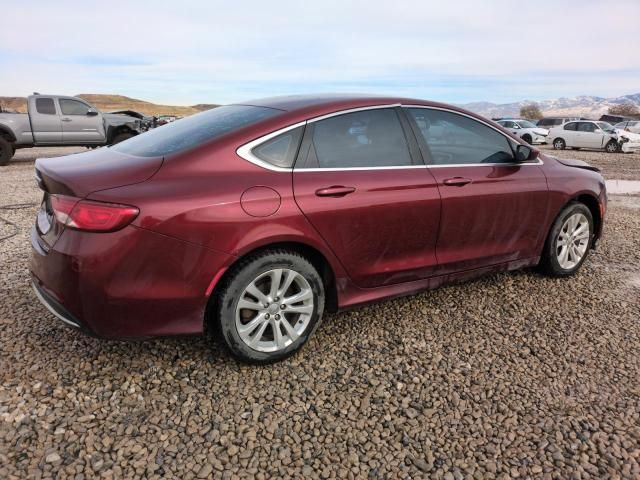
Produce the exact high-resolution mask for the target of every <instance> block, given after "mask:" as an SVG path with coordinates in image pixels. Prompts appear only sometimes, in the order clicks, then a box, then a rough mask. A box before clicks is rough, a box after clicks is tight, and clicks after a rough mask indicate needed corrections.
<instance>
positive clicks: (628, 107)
mask: <svg viewBox="0 0 640 480" xmlns="http://www.w3.org/2000/svg"><path fill="white" fill-rule="evenodd" d="M609 115H622V116H625V117H637V116H640V109H638V106H637V105H634V104H633V103H621V104H620V105H614V106H613V107H609Z"/></svg>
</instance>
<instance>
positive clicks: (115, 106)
mask: <svg viewBox="0 0 640 480" xmlns="http://www.w3.org/2000/svg"><path fill="white" fill-rule="evenodd" d="M76 96H77V97H80V98H82V99H83V100H86V101H87V102H89V103H90V104H91V105H93V106H95V107H96V108H98V109H99V110H100V111H102V112H111V111H114V110H135V111H137V112H140V113H144V114H146V115H179V116H186V115H193V114H194V113H198V112H202V111H204V110H209V109H210V108H214V107H216V106H217V105H212V104H204V103H200V104H198V105H194V106H192V107H188V106H175V105H158V104H155V103H151V102H145V101H144V100H138V99H136V98H130V97H125V96H124V95H103V94H96V93H81V94H80V95H76ZM0 105H1V106H2V107H3V108H4V109H12V110H16V111H18V112H26V111H27V99H26V98H25V97H0Z"/></svg>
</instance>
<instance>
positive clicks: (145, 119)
mask: <svg viewBox="0 0 640 480" xmlns="http://www.w3.org/2000/svg"><path fill="white" fill-rule="evenodd" d="M110 113H113V114H116V115H127V116H129V117H134V118H137V119H138V120H140V121H141V122H142V129H143V130H144V131H147V130H151V129H152V128H155V126H156V122H157V120H156V117H154V116H152V115H145V114H144V113H140V112H136V111H135V110H117V111H115V112H110Z"/></svg>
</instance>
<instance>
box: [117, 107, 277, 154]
mask: <svg viewBox="0 0 640 480" xmlns="http://www.w3.org/2000/svg"><path fill="white" fill-rule="evenodd" d="M279 113H282V111H281V110H276V109H274V108H268V107H254V106H249V105H225V106H223V107H216V108H213V109H211V110H207V111H206V112H202V113H198V114H196V115H192V116H190V117H187V118H183V119H181V120H176V121H175V122H171V123H168V124H166V125H163V126H161V127H159V128H155V129H153V130H149V131H148V132H145V133H142V134H140V135H136V136H135V137H132V138H130V139H128V140H125V141H124V142H120V143H118V144H116V145H114V146H112V147H110V148H113V149H114V150H116V151H118V152H121V153H126V154H128V155H134V156H136V157H162V156H164V155H170V154H172V153H178V152H182V151H185V150H188V149H190V148H194V147H197V146H199V145H202V144H203V143H206V142H208V141H210V140H214V139H215V138H218V137H220V136H222V135H224V134H226V133H229V132H232V131H233V130H237V129H239V128H243V127H247V126H249V125H253V124H255V123H258V122H260V121H261V120H265V119H267V118H269V117H273V116H274V115H277V114H279Z"/></svg>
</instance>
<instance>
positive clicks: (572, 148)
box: [571, 147, 580, 150]
mask: <svg viewBox="0 0 640 480" xmlns="http://www.w3.org/2000/svg"><path fill="white" fill-rule="evenodd" d="M571 150H580V147H571Z"/></svg>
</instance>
